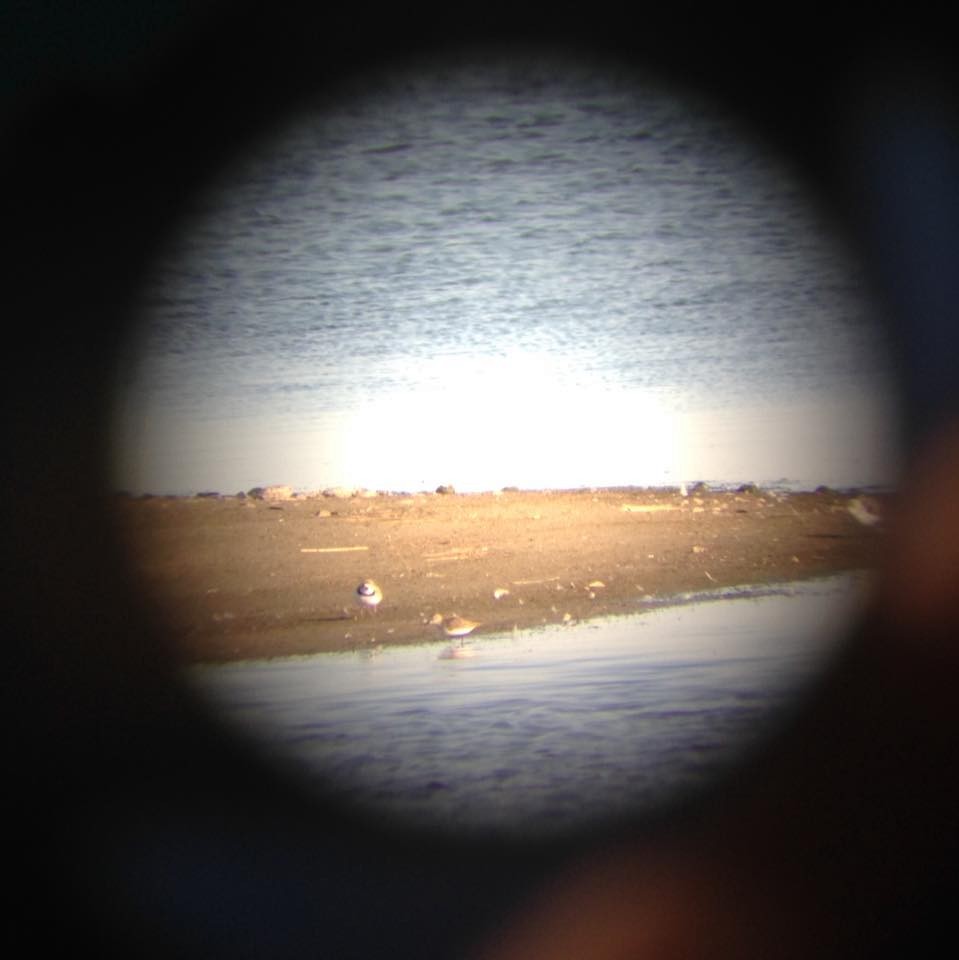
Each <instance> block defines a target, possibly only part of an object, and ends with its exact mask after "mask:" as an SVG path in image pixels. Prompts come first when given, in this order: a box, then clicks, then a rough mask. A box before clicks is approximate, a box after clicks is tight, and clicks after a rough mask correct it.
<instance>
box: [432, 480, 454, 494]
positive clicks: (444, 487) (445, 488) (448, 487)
mask: <svg viewBox="0 0 959 960" xmlns="http://www.w3.org/2000/svg"><path fill="white" fill-rule="evenodd" d="M436 492H437V493H443V494H448V493H456V490H455V489H454V488H453V485H452V484H451V483H441V484H440V485H439V486H438V487H437V488H436Z"/></svg>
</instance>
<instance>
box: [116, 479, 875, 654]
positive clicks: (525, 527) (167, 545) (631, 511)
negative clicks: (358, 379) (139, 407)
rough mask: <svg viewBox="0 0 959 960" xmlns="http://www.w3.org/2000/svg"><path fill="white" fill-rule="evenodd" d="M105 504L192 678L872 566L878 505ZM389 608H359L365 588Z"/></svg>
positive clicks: (720, 496)
mask: <svg viewBox="0 0 959 960" xmlns="http://www.w3.org/2000/svg"><path fill="white" fill-rule="evenodd" d="M270 493H271V494H272V496H274V497H275V498H274V499H271V498H264V497H261V496H248V495H247V496H244V495H239V496H219V495H202V496H197V497H145V498H133V497H126V496H120V497H117V503H116V515H117V519H118V521H119V526H120V530H121V533H122V536H123V538H124V540H125V542H126V543H127V544H128V545H129V551H130V556H131V564H132V566H133V568H134V569H135V570H136V571H137V574H138V576H139V577H140V578H141V580H142V583H143V588H144V591H145V593H146V595H147V596H148V598H149V599H150V600H151V601H154V602H155V603H156V604H157V606H158V609H159V610H160V612H161V615H162V616H164V617H165V618H166V620H167V621H168V623H167V632H168V634H169V636H170V637H171V641H172V643H173V644H174V645H175V647H176V649H177V651H178V653H179V655H181V656H182V657H183V658H184V660H186V661H189V662H198V661H228V660H238V659H248V658H259V657H274V656H286V655H291V654H307V653H316V652H325V651H336V650H350V649H357V648H364V647H370V646H373V645H376V644H388V643H414V642H424V641H431V640H432V641H435V642H437V643H446V642H448V641H447V640H446V638H445V637H444V636H443V635H442V633H441V632H440V631H439V630H438V629H437V627H436V626H434V625H431V624H430V620H431V619H433V618H434V617H435V615H436V614H441V615H443V616H447V615H450V614H454V613H455V614H458V615H460V616H462V617H467V618H470V619H472V620H476V621H481V623H482V625H481V626H480V627H478V628H477V630H476V634H477V635H480V634H482V633H489V632H496V631H506V630H511V629H513V628H514V627H519V628H525V627H535V626H538V625H542V624H547V623H563V622H576V621H580V620H585V619H589V618H594V617H604V616H614V615H621V614H627V613H636V612H638V611H640V610H642V609H643V605H644V604H649V603H650V602H651V601H652V602H661V601H662V600H663V599H665V598H668V597H670V596H672V595H676V594H680V593H684V592H688V591H701V590H710V589H715V588H720V587H724V586H734V585H742V584H768V583H776V582H784V581H791V580H801V579H806V578H811V577H818V576H825V575H828V574H832V573H838V572H841V571H845V570H859V569H870V568H873V567H875V566H876V564H877V562H878V559H879V556H880V551H881V549H882V545H883V535H882V525H881V523H879V524H877V523H874V522H872V519H873V518H872V516H871V515H870V514H869V512H868V508H872V509H875V508H878V509H880V510H883V509H884V508H885V507H886V504H885V502H884V501H883V498H876V497H860V496H858V495H856V494H855V493H847V492H844V493H839V492H836V491H832V490H825V489H820V490H817V491H816V492H810V493H781V492H772V491H765V490H759V489H756V488H751V487H750V488H744V489H742V490H740V491H736V492H731V491H710V490H708V489H701V488H700V489H693V490H691V491H689V492H688V495H686V496H683V495H682V493H681V492H680V491H677V490H642V489H604V490H575V491H543V492H529V491H518V490H506V491H502V492H499V493H495V494H494V493H488V494H456V493H442V494H441V493H424V494H414V495H406V494H389V495H375V494H367V493H360V494H357V495H354V496H348V495H346V494H344V493H343V492H337V493H336V495H323V494H313V495H292V496H291V495H289V494H286V493H285V492H283V491H279V492H277V491H271V492H270ZM366 578H370V579H373V580H375V581H376V583H377V584H379V586H380V587H381V588H382V591H383V601H382V603H381V604H380V605H379V607H378V608H377V609H376V610H375V612H371V611H368V610H363V609H361V608H359V607H358V606H357V605H356V604H355V603H354V600H353V594H354V591H355V590H356V587H357V585H358V584H359V583H360V582H361V581H362V580H364V579H366Z"/></svg>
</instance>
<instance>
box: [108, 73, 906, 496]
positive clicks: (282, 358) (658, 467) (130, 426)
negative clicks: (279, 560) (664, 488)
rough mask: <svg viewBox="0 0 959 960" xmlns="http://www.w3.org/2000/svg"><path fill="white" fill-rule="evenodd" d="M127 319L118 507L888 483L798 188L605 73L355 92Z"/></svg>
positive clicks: (889, 421)
mask: <svg viewBox="0 0 959 960" xmlns="http://www.w3.org/2000/svg"><path fill="white" fill-rule="evenodd" d="M140 312H141V315H142V317H143V320H144V327H143V329H142V331H141V334H140V335H139V336H138V337H137V338H136V339H135V341H133V342H131V344H130V352H129V355H128V357H127V360H126V362H125V363H124V364H123V365H122V367H121V369H120V371H119V376H120V386H119V394H118V396H119V401H118V410H117V418H116V420H117V428H116V442H117V465H116V481H117V484H118V485H119V486H121V487H124V488H127V489H131V490H134V491H136V490H145V491H149V492H154V493H160V492H164V493H189V492H196V491H197V490H211V489H212V490H220V491H221V492H225V493H232V492H236V491H237V490H246V489H249V488H250V487H252V486H257V485H265V484H269V483H286V484H291V485H293V486H294V487H299V488H302V489H316V488H322V487H324V486H332V485H336V484H346V485H360V486H367V487H372V488H379V489H392V490H418V489H432V488H434V487H435V486H436V485H437V484H439V483H452V484H454V485H455V486H456V487H457V488H458V489H463V490H467V489H496V488H499V487H502V486H505V485H515V486H520V487H575V486H592V485H629V484H635V485H643V484H664V483H678V482H680V481H683V480H695V479H701V480H706V481H712V482H743V481H753V482H757V483H769V482H774V481H784V482H787V483H790V484H793V485H797V486H808V487H812V486H815V485H816V484H820V483H826V484H831V485H834V486H844V485H846V486H848V485H870V484H888V483H889V482H890V481H891V480H892V479H893V478H894V471H895V430H894V424H895V416H894V413H895V411H894V407H893V405H892V402H891V391H890V390H889V389H888V382H887V379H886V376H887V367H886V358H885V353H884V346H883V343H882V341H881V335H880V329H879V327H878V326H877V324H876V322H875V321H876V319H877V315H876V310H875V305H874V303H873V302H872V300H871V299H870V297H869V295H868V291H867V290H866V289H865V287H864V284H863V276H862V273H861V271H860V270H859V269H858V267H857V265H856V263H855V261H854V260H853V258H852V257H851V256H850V255H849V253H848V251H846V250H845V249H844V248H843V247H842V246H841V244H840V242H839V240H838V238H837V237H836V236H835V234H834V233H833V232H832V231H831V227H830V224H829V222H828V220H827V219H826V218H825V217H824V216H823V215H822V213H821V211H819V210H818V209H817V207H816V205H815V203H814V201H813V199H812V198H811V197H810V196H809V195H808V194H807V193H805V192H804V188H803V185H802V183H801V181H800V180H799V178H798V176H797V175H796V174H795V172H794V171H792V170H790V169H789V168H788V166H786V165H785V164H784V163H783V162H782V161H781V158H778V157H776V156H774V155H773V154H772V153H771V151H770V150H769V149H768V148H766V147H764V146H763V145H762V144H761V143H759V142H757V141H755V140H754V139H751V138H750V136H749V135H748V134H747V133H746V132H744V131H743V130H741V129H740V128H739V127H738V126H737V125H736V124H735V122H734V121H733V120H731V119H730V118H729V117H728V116H725V115H724V114H722V113H720V112H718V111H717V109H716V108H715V106H714V105H712V104H710V103H708V102H706V101H703V100H698V99H695V98H692V97H690V96H689V95H687V94H680V93H678V92H676V91H673V90H670V89H669V88H667V87H664V86H663V85H662V84H661V83H659V82H657V81H655V80H653V79H651V78H649V77H644V76H640V75H633V74H628V75H627V74H625V73H623V72H622V71H617V70H615V69H613V68H611V67H609V66H608V65H597V64H590V63H579V62H576V63H570V62H565V61H559V62H550V61H549V60H542V59H541V60H535V61H529V62H527V61H523V62H520V61H512V62H511V61H506V62H503V61H498V60H496V59H495V58H490V59H488V60H485V61H484V60H483V59H482V58H473V59H470V58H465V57H464V58H463V59H462V61H461V62H459V63H457V64H446V65H444V66H434V67H430V66H428V65H427V66H423V67H421V69H420V70H419V71H417V72H414V73H403V72H399V71H397V72H395V73H393V74H390V75H389V76H377V77H370V78H367V81H366V82H365V83H364V84H361V85H360V86H359V87H358V88H357V89H356V90H354V91H352V92H344V94H343V96H342V97H341V98H339V99H337V100H336V102H335V103H334V104H333V105H332V106H327V107H326V108H324V109H323V110H320V109H316V110H313V111H308V112H307V113H305V114H303V115H301V116H300V117H299V118H298V119H297V121H296V122H294V123H291V125H290V126H289V127H287V128H285V129H284V130H283V131H281V132H280V133H279V134H278V135H277V136H275V137H274V138H273V139H271V140H268V141H264V142H262V143H260V144H258V145H257V146H256V148H255V149H253V150H252V151H251V152H250V153H249V154H248V155H246V156H243V157H241V158H238V160H237V162H236V163H235V164H234V165H233V166H232V167H231V168H230V169H229V170H228V171H226V172H225V173H224V175H223V177H222V179H221V180H220V181H218V182H217V183H216V184H215V185H214V186H213V187H212V188H211V189H210V190H209V191H208V192H206V193H205V194H203V195H202V196H201V197H199V198H197V199H196V201H195V203H194V205H193V209H192V215H191V216H190V217H189V218H188V220H187V221H186V222H185V224H184V229H183V232H182V234H181V235H179V236H178V238H176V240H175V242H172V243H171V244H170V246H169V247H168V248H167V249H166V250H165V252H164V254H163V256H162V257H161V258H160V259H159V260H158V262H157V264H156V268H155V271H154V274H153V277H152V280H151V282H150V284H149V285H148V287H147V289H145V290H144V292H143V298H142V303H141V311H140Z"/></svg>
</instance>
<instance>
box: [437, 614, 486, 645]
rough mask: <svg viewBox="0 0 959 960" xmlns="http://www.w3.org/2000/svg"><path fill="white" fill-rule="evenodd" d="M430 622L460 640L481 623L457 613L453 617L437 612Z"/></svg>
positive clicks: (452, 637) (447, 634) (449, 635)
mask: <svg viewBox="0 0 959 960" xmlns="http://www.w3.org/2000/svg"><path fill="white" fill-rule="evenodd" d="M430 623H432V624H433V625H434V626H437V627H439V628H440V629H441V630H442V631H443V633H445V634H446V636H448V637H450V638H451V639H459V640H460V641H462V639H463V637H467V636H469V635H470V634H471V633H472V632H473V631H474V630H475V629H476V628H477V627H478V626H480V625H481V624H480V623H479V622H478V621H476V620H467V619H466V618H465V617H458V616H457V615H456V614H455V613H454V614H453V616H451V617H443V616H441V615H440V614H438V613H436V614H434V615H433V619H432V620H430Z"/></svg>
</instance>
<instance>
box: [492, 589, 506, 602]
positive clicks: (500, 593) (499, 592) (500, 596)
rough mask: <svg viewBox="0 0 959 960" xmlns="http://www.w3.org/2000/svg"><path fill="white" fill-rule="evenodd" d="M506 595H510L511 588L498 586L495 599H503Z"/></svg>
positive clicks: (494, 595) (494, 594) (494, 592)
mask: <svg viewBox="0 0 959 960" xmlns="http://www.w3.org/2000/svg"><path fill="white" fill-rule="evenodd" d="M506 596H509V590H507V589H506V587H497V588H496V589H495V590H494V591H493V599H494V600H502V599H503V597H506Z"/></svg>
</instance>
